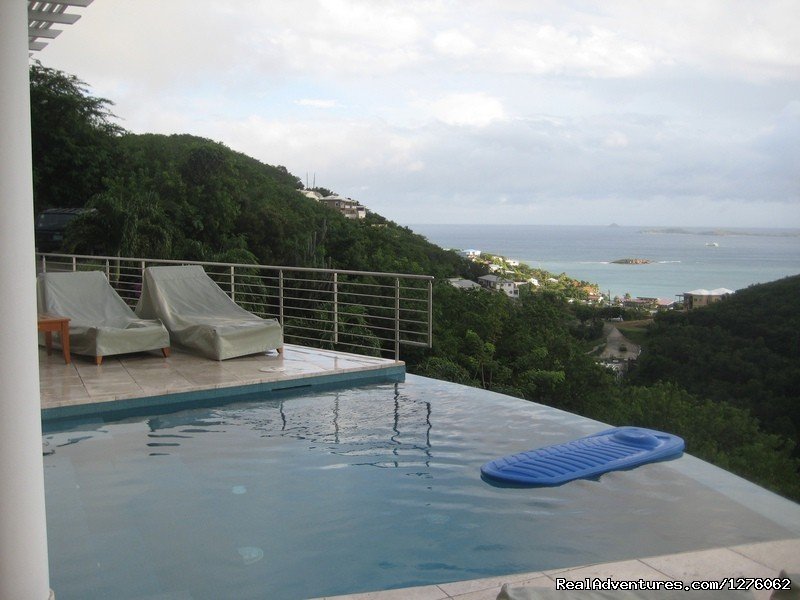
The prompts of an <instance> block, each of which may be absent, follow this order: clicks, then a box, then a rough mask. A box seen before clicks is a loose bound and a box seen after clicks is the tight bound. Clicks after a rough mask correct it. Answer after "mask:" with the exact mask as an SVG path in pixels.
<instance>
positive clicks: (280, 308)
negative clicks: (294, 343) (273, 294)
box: [278, 269, 286, 337]
mask: <svg viewBox="0 0 800 600" xmlns="http://www.w3.org/2000/svg"><path fill="white" fill-rule="evenodd" d="M278 318H279V320H280V322H281V327H283V326H284V325H283V269H281V270H280V271H278ZM283 335H284V337H285V336H286V330H285V329H284V331H283Z"/></svg>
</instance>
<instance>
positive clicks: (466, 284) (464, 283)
mask: <svg viewBox="0 0 800 600" xmlns="http://www.w3.org/2000/svg"><path fill="white" fill-rule="evenodd" d="M447 281H448V283H449V284H450V285H452V286H453V287H456V288H458V289H460V290H474V289H479V288H480V287H481V286H479V285H478V284H477V283H475V282H474V281H472V280H470V279H463V278H461V277H451V278H450V279H448V280H447Z"/></svg>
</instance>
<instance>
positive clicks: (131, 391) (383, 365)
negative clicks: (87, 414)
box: [39, 344, 404, 410]
mask: <svg viewBox="0 0 800 600" xmlns="http://www.w3.org/2000/svg"><path fill="white" fill-rule="evenodd" d="M398 367H399V368H400V369H402V368H403V367H404V363H403V362H401V361H394V360H389V359H384V358H374V357H370V356H361V355H357V354H350V353H347V352H338V351H333V350H320V349H317V348H307V347H304V346H295V345H290V344H287V345H286V346H285V348H284V352H283V354H282V355H281V354H278V353H277V352H270V353H266V354H258V355H251V356H243V357H239V358H233V359H229V360H225V361H215V360H209V359H207V358H203V357H199V356H195V355H192V354H189V353H186V352H183V351H181V350H178V349H173V351H172V354H171V355H170V357H169V358H164V357H163V356H162V355H161V353H160V351H153V352H143V353H136V354H125V355H120V356H109V357H106V358H105V359H104V360H103V363H102V364H101V365H96V364H95V362H94V359H93V358H92V357H86V356H79V355H75V354H73V355H72V362H71V363H70V364H64V359H63V357H62V355H61V353H59V352H53V353H52V355H50V356H48V355H47V352H46V351H45V349H44V348H40V349H39V387H40V395H41V406H42V409H45V410H46V409H52V408H57V409H60V410H63V409H65V407H80V406H89V405H92V404H97V403H108V402H114V401H123V400H139V399H142V398H150V397H159V396H160V397H162V398H163V396H165V395H169V394H174V393H183V392H207V391H209V390H224V389H225V388H237V387H241V386H247V385H258V384H271V383H276V382H292V381H295V380H298V381H301V380H308V379H309V378H318V377H330V376H345V375H348V374H352V375H353V376H354V377H357V376H365V375H372V374H379V373H381V372H384V371H388V370H392V369H393V370H394V372H395V373H396V370H397V368H398ZM76 410H77V409H76ZM81 410H82V409H81Z"/></svg>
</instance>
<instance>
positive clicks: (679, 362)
mask: <svg viewBox="0 0 800 600" xmlns="http://www.w3.org/2000/svg"><path fill="white" fill-rule="evenodd" d="M798 298H800V275H798V276H794V277H787V278H785V279H781V280H779V281H774V282H772V283H766V284H762V285H754V286H751V287H749V288H747V289H744V290H740V291H738V292H736V293H735V294H733V295H732V296H730V297H727V298H724V299H723V300H722V301H721V302H718V303H716V304H712V305H711V306H708V307H706V308H703V309H698V310H692V311H689V312H685V313H684V312H680V313H667V314H663V315H660V316H659V317H658V318H657V319H655V322H654V324H653V326H652V327H651V329H650V331H649V332H648V336H647V342H646V350H645V352H644V353H643V355H642V357H641V358H640V360H639V366H638V368H637V369H636V371H635V373H634V374H633V377H632V381H633V382H634V383H638V384H642V385H650V384H653V383H656V382H672V383H675V384H677V385H679V386H680V387H682V388H683V389H685V390H687V391H688V392H691V393H692V394H696V395H698V396H702V397H704V398H708V399H709V400H712V401H714V402H726V403H728V404H730V405H731V406H735V407H738V408H742V409H746V410H749V411H750V412H751V413H752V414H753V415H754V416H755V417H757V418H758V420H759V421H760V422H761V424H762V426H763V427H764V429H766V430H767V431H770V432H773V433H778V434H781V435H783V436H785V437H787V438H788V439H791V440H797V439H798V438H800V312H799V311H798V310H797V299H798Z"/></svg>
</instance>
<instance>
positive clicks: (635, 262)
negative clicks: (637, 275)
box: [611, 258, 652, 265]
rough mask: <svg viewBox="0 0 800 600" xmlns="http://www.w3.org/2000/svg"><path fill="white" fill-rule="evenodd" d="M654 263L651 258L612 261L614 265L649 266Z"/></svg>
mask: <svg viewBox="0 0 800 600" xmlns="http://www.w3.org/2000/svg"><path fill="white" fill-rule="evenodd" d="M651 262H652V261H651V260H650V259H649V258H619V259H617V260H612V261H611V264H614V265H649V264H650V263H651Z"/></svg>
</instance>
